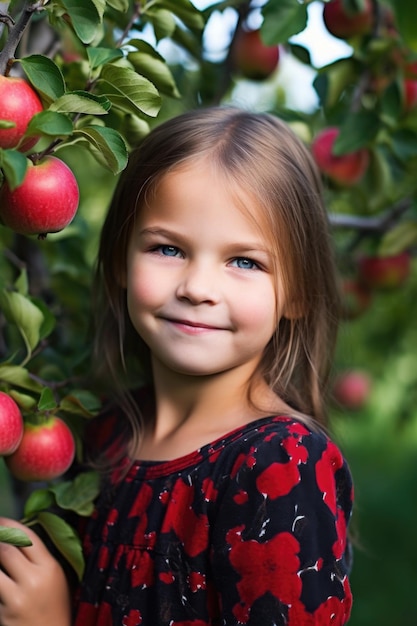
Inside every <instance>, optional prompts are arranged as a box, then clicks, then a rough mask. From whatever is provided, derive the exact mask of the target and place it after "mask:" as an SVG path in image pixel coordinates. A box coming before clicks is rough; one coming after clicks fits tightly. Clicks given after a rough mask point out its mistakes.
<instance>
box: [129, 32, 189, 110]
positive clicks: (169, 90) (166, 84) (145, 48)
mask: <svg viewBox="0 0 417 626" xmlns="http://www.w3.org/2000/svg"><path fill="white" fill-rule="evenodd" d="M129 44H130V45H132V46H135V47H136V48H137V50H138V52H129V54H128V56H127V58H128V60H129V61H130V62H131V63H132V65H133V67H134V68H135V70H136V71H137V72H138V73H139V74H141V75H142V76H145V78H148V79H149V80H150V81H151V82H152V83H153V84H154V85H155V87H157V89H158V90H159V91H160V92H162V93H164V94H166V95H167V96H171V97H174V98H179V97H180V93H179V91H178V89H177V86H176V84H175V80H174V77H173V75H172V73H171V70H170V69H169V67H168V65H167V64H166V62H165V60H164V59H163V57H161V55H159V54H158V53H157V52H156V50H154V49H153V48H152V46H151V45H149V44H148V43H147V42H146V41H142V40H139V39H133V40H131V41H130V42H129Z"/></svg>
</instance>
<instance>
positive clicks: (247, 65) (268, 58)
mask: <svg viewBox="0 0 417 626" xmlns="http://www.w3.org/2000/svg"><path fill="white" fill-rule="evenodd" d="M232 61H233V64H234V67H235V68H236V69H237V70H238V71H239V72H240V73H241V74H242V75H243V76H244V77H245V78H249V79H250V80H265V79H266V78H268V77H269V76H271V74H272V73H273V72H274V71H275V69H276V68H277V67H278V61H279V47H278V46H267V45H265V44H264V42H263V41H262V39H261V34H260V30H244V29H241V30H239V32H238V33H237V35H236V38H235V40H234V42H233V48H232Z"/></svg>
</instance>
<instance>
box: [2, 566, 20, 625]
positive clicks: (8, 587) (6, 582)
mask: <svg viewBox="0 0 417 626" xmlns="http://www.w3.org/2000/svg"><path fill="white" fill-rule="evenodd" d="M15 591H16V583H15V582H14V581H13V580H12V579H11V578H10V577H9V576H8V575H7V574H6V572H4V571H3V570H2V568H1V566H0V605H1V604H2V603H3V602H5V601H6V599H7V598H10V597H13V596H12V594H14V593H15ZM0 611H1V606H0ZM0 624H1V622H0Z"/></svg>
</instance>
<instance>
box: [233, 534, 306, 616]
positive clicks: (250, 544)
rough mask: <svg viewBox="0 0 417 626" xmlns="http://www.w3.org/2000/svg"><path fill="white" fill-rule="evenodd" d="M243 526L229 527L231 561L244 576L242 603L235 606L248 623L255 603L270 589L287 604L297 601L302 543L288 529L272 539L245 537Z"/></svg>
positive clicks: (236, 612)
mask: <svg viewBox="0 0 417 626" xmlns="http://www.w3.org/2000/svg"><path fill="white" fill-rule="evenodd" d="M243 529H244V527H243V526H238V527H236V528H233V529H232V530H230V531H229V532H228V533H227V535H226V540H227V542H228V543H229V545H230V556H229V558H230V563H231V564H232V566H233V567H234V569H235V570H236V572H237V573H238V574H239V575H240V576H241V579H240V581H239V582H238V583H237V589H238V592H239V596H240V603H238V604H236V605H235V606H234V608H233V613H234V615H235V617H236V619H238V620H239V622H242V623H243V624H245V623H247V621H248V619H249V615H250V609H251V606H252V604H253V603H254V602H255V600H257V599H258V598H261V597H262V596H263V595H265V594H266V593H267V592H268V591H269V592H271V593H272V595H273V596H275V597H276V598H279V600H280V601H281V602H283V603H284V604H292V603H294V602H295V601H296V600H297V599H298V598H299V596H300V593H301V586H302V584H301V579H300V577H299V576H298V569H299V566H300V561H299V558H298V556H297V555H298V552H299V550H300V544H299V543H298V541H297V540H296V539H295V537H294V536H293V535H291V534H290V533H288V532H283V533H279V534H278V535H276V536H275V537H273V538H272V539H270V540H269V541H265V542H263V543H260V542H258V541H255V540H254V539H250V540H248V541H244V540H243V539H242V530H243Z"/></svg>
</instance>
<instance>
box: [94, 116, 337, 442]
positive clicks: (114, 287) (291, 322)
mask: <svg viewBox="0 0 417 626" xmlns="http://www.w3.org/2000/svg"><path fill="white" fill-rule="evenodd" d="M202 156H204V158H208V159H212V160H213V162H214V164H215V165H216V166H218V167H219V168H221V171H222V172H223V173H224V175H225V176H226V177H227V178H228V179H229V180H230V181H231V182H232V183H234V185H233V187H234V189H236V188H239V187H241V188H242V189H244V190H245V192H247V193H249V194H250V195H251V196H253V197H254V198H256V200H257V204H258V205H259V206H261V207H262V209H263V211H264V216H265V223H266V225H267V231H268V237H269V238H270V242H271V246H272V249H273V250H274V251H275V257H276V263H277V266H278V268H279V275H280V277H281V279H282V280H283V281H284V290H285V295H286V298H287V300H289V301H290V302H291V303H292V307H293V309H294V311H295V313H294V314H293V315H291V316H289V317H288V318H283V319H281V321H280V322H279V324H278V327H277V329H276V332H275V335H274V337H273V338H272V340H271V341H270V343H269V344H268V346H267V347H266V349H265V353H264V356H263V359H262V362H261V364H260V370H261V373H262V375H263V376H264V377H265V380H266V381H267V382H268V384H269V385H270V387H271V388H272V389H273V390H274V391H275V392H276V393H277V394H278V395H279V396H280V397H281V398H282V399H283V400H285V401H286V402H287V403H288V404H289V405H290V406H292V407H294V409H295V410H296V411H299V412H301V413H303V414H306V415H309V416H311V417H312V418H314V419H315V420H316V421H317V422H319V423H322V424H324V423H325V421H326V410H325V406H326V402H325V398H326V388H327V382H328V376H329V370H330V366H331V362H332V357H333V350H334V345H335V340H336V333H337V326H338V321H339V308H340V303H339V293H338V288H337V279H336V270H335V263H334V258H333V257H334V255H333V250H332V245H331V240H330V236H329V229H328V220H327V214H326V211H325V207H324V205H323V195H322V188H321V179H320V175H319V173H318V171H317V169H316V166H315V164H314V162H313V160H312V158H311V156H310V153H309V151H308V149H307V148H306V147H305V146H304V144H303V143H302V142H301V141H300V140H299V139H298V138H297V137H296V136H295V134H294V133H293V132H292V131H291V129H290V128H289V127H288V125H287V124H285V123H284V122H282V121H281V120H279V119H278V118H277V117H275V116H273V115H270V114H266V113H251V112H247V111H244V110H241V109H237V108H234V107H222V106H220V107H210V108H205V109H197V110H193V111H189V112H186V113H184V114H182V115H180V116H178V117H176V118H173V119H170V120H168V121H166V122H164V123H162V124H160V125H159V126H157V127H156V128H154V129H153V130H152V131H151V133H150V134H149V135H148V136H147V137H146V138H145V139H144V140H143V142H142V143H141V145H140V146H139V147H138V148H136V149H135V150H134V151H133V152H132V154H131V156H130V160H129V164H128V166H127V168H126V169H125V171H124V172H123V173H122V175H121V177H120V179H119V182H118V184H117V186H116V190H115V192H114V195H113V199H112V201H111V204H110V208H109V211H108V214H107V217H106V219H105V222H104V225H103V229H102V233H101V239H100V247H99V254H98V262H97V273H96V280H95V289H96V294H97V298H96V307H95V327H96V337H95V346H96V349H95V351H96V355H97V357H98V358H97V369H98V372H99V374H100V375H101V376H102V377H103V376H104V378H105V380H106V381H107V383H108V384H110V385H111V387H112V388H113V390H114V392H115V394H116V395H117V398H118V400H119V402H121V403H122V404H123V405H124V408H125V412H126V413H127V415H128V416H129V415H130V421H131V427H132V432H133V433H136V436H138V430H139V429H140V423H138V412H137V407H136V406H135V402H133V401H132V396H131V395H129V391H128V389H129V386H130V385H131V384H132V382H131V380H130V379H129V372H130V371H131V367H133V368H135V367H136V366H137V365H141V366H142V369H141V372H142V374H141V373H140V372H139V374H138V371H137V369H134V372H135V376H134V377H135V380H136V382H137V376H138V375H139V376H140V375H142V377H143V380H145V379H146V377H147V376H149V375H150V371H149V368H148V367H147V360H148V359H149V354H148V351H147V348H146V346H144V344H143V342H142V341H141V339H140V337H138V336H137V333H136V332H135V331H134V330H133V328H132V326H131V323H130V320H129V316H128V313H127V308H126V291H125V288H124V287H123V281H122V280H121V277H122V276H123V275H124V274H125V271H126V251H127V247H128V243H129V239H130V235H131V232H132V228H133V224H134V220H135V216H136V215H137V212H138V211H140V210H141V207H142V206H143V205H144V203H145V202H146V198H147V197H148V194H151V193H153V191H154V190H155V188H156V185H157V183H158V182H159V181H160V180H161V177H163V176H164V174H166V173H167V172H168V171H172V170H173V169H174V168H176V167H179V166H180V165H184V164H186V163H187V162H192V161H193V160H195V159H197V158H201V157H202ZM137 355H140V359H137V358H136V357H137ZM139 360H140V363H139ZM139 422H140V419H139Z"/></svg>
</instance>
